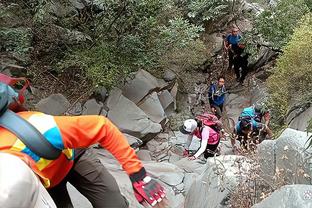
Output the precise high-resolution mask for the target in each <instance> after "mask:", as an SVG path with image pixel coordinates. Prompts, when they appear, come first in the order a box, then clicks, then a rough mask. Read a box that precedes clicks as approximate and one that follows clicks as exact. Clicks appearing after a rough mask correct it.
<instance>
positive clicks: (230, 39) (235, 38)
mask: <svg viewBox="0 0 312 208" xmlns="http://www.w3.org/2000/svg"><path fill="white" fill-rule="evenodd" d="M241 38H242V37H241V35H240V34H239V30H238V28H237V27H233V28H232V32H231V33H230V34H228V35H227V36H226V38H225V41H224V42H225V44H224V47H225V50H226V51H228V54H229V67H228V69H229V70H231V69H232V67H233V58H234V51H233V47H236V46H237V45H238V42H239V41H240V39H241Z"/></svg>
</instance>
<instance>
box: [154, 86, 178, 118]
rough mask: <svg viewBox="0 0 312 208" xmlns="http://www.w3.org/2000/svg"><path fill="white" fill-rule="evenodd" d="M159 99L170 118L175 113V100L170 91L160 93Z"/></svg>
mask: <svg viewBox="0 0 312 208" xmlns="http://www.w3.org/2000/svg"><path fill="white" fill-rule="evenodd" d="M158 97H159V100H160V103H161V105H162V107H163V109H164V110H165V112H166V115H167V116H170V115H171V114H172V113H174V111H175V104H174V99H173V97H172V95H171V94H170V92H169V91H168V90H163V91H161V92H159V93H158Z"/></svg>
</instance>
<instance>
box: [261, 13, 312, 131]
mask: <svg viewBox="0 0 312 208" xmlns="http://www.w3.org/2000/svg"><path fill="white" fill-rule="evenodd" d="M311 37H312V13H308V14H306V15H305V16H304V17H303V18H302V20H301V21H300V22H299V24H298V28H296V29H295V30H294V34H293V36H292V37H291V39H290V41H289V43H288V44H287V45H286V46H285V47H284V53H283V54H282V55H281V56H280V58H279V59H278V60H277V66H276V67H275V69H274V74H273V75H272V76H270V77H269V79H268V82H267V84H268V89H269V93H270V96H271V99H270V106H271V109H272V111H273V117H274V120H275V123H277V121H283V120H284V119H285V117H286V115H287V113H288V111H289V110H290V108H291V107H292V106H293V105H294V104H296V103H297V104H298V103H307V102H309V103H311V102H312V93H311V88H312V50H311V44H312V38H311ZM274 120H273V121H274ZM278 124H279V126H280V125H283V122H280V123H278Z"/></svg>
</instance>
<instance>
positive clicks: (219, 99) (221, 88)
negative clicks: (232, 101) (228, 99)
mask: <svg viewBox="0 0 312 208" xmlns="http://www.w3.org/2000/svg"><path fill="white" fill-rule="evenodd" d="M224 83H225V79H224V77H223V76H219V77H218V81H217V83H215V84H212V85H211V86H210V88H209V91H208V98H209V103H210V108H211V109H212V111H213V113H215V115H216V116H217V118H218V119H220V118H221V116H222V111H223V104H224V99H225V92H226V90H225V85H224Z"/></svg>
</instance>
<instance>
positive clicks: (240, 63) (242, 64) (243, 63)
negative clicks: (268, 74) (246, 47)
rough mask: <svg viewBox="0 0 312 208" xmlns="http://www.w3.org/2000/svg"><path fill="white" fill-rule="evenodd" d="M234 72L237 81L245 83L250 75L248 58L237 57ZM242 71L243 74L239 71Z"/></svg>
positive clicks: (234, 62)
mask: <svg viewBox="0 0 312 208" xmlns="http://www.w3.org/2000/svg"><path fill="white" fill-rule="evenodd" d="M233 64H234V71H235V75H236V79H237V80H238V81H240V82H244V80H245V78H246V76H247V73H248V56H239V55H237V56H235V57H234V59H233ZM240 68H241V69H242V71H241V73H240V71H239V69H240Z"/></svg>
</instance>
